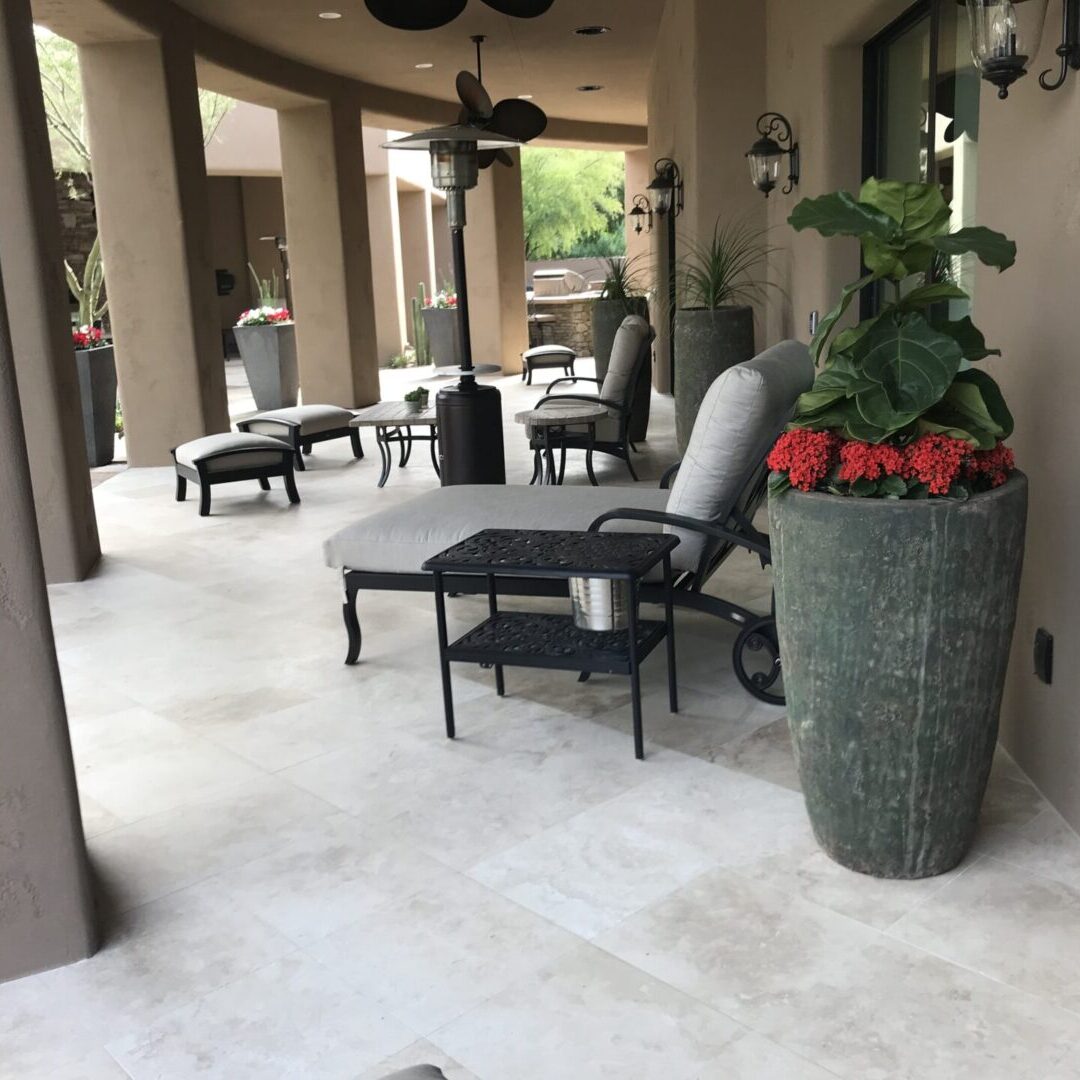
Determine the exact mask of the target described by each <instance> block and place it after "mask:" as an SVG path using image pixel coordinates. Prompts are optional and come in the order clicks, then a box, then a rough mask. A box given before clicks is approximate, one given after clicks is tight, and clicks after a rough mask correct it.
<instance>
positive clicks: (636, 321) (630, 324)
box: [600, 315, 652, 405]
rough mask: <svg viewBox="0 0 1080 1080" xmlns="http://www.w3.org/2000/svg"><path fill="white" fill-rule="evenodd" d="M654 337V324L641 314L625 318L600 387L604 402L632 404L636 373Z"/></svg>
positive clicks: (616, 334)
mask: <svg viewBox="0 0 1080 1080" xmlns="http://www.w3.org/2000/svg"><path fill="white" fill-rule="evenodd" d="M651 340H652V327H650V326H649V324H648V323H647V322H646V321H645V320H644V319H643V318H642V317H641V316H640V315H627V316H626V318H625V319H623V321H622V325H621V326H620V327H619V329H618V330H616V331H615V341H614V343H613V344H612V346H611V359H610V361H609V362H608V369H607V376H606V377H605V379H604V385H603V386H602V387H601V388H600V396H601V397H602V398H603V399H604V400H605V401H617V402H618V403H619V404H620V405H629V404H630V400H631V398H632V396H633V393H634V383H635V381H636V380H635V378H634V375H635V373H636V372H637V371H638V370H639V367H638V364H639V363H640V361H641V359H642V357H643V354H644V352H645V350H646V348H647V346H648V343H649V342H650V341H651Z"/></svg>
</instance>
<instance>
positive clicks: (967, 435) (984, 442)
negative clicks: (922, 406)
mask: <svg viewBox="0 0 1080 1080" xmlns="http://www.w3.org/2000/svg"><path fill="white" fill-rule="evenodd" d="M916 428H917V430H918V433H919V434H920V435H947V436H948V437H949V438H950V439H963V440H964V442H968V443H971V445H972V446H973V447H975V449H976V450H993V448H994V447H995V446H996V445H997V440H998V437H997V436H996V435H995V434H994V433H993V432H992V431H984V430H983V429H982V428H980V427H979V426H978V424H975V423H974V422H972V421H971V420H970V419H969V418H968V417H966V416H963V415H961V414H960V413H958V412H956V410H955V409H950V408H949V407H948V406H947V405H945V404H944V403H943V402H940V401H939V402H938V403H937V405H935V406H934V407H933V408H932V409H931V410H930V411H929V412H927V413H924V414H923V415H922V416H920V417H919V419H918V421H917V424H916Z"/></svg>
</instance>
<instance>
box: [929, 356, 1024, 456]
mask: <svg viewBox="0 0 1080 1080" xmlns="http://www.w3.org/2000/svg"><path fill="white" fill-rule="evenodd" d="M943 400H944V403H945V404H947V405H949V406H950V407H951V408H953V409H955V410H956V411H957V412H959V413H962V414H963V415H964V416H968V417H970V418H971V419H972V420H973V421H975V423H976V424H978V425H979V426H980V427H981V428H982V429H983V430H985V431H991V432H993V433H994V434H995V435H996V436H997V437H998V438H999V439H1007V438H1008V437H1009V436H1010V435H1011V434H1012V433H1013V417H1012V413H1011V412H1010V411H1009V406H1008V405H1006V404H1005V398H1004V396H1003V395H1002V393H1001V388H1000V387H999V386H998V384H997V383H996V382H995V381H994V380H993V379H992V378H991V377H990V376H989V375H987V374H986V372H985V371H979V370H978V369H976V368H972V369H971V370H969V371H961V372H960V374H959V375H957V376H956V379H955V381H954V382H953V384H952V386H950V387H949V389H948V391H947V393H946V394H945V396H944V399H943Z"/></svg>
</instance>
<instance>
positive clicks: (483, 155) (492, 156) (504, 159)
mask: <svg viewBox="0 0 1080 1080" xmlns="http://www.w3.org/2000/svg"><path fill="white" fill-rule="evenodd" d="M476 161H477V164H478V165H479V166H480V168H481V169H490V168H491V166H492V165H494V164H495V162H496V161H497V162H498V163H499V164H500V165H509V166H510V168H511V169H512V168H513V167H514V159H513V158H512V157H511V156H510V155H509V154H508V153H507V152H506V151H505V150H481V151H480V153H478V154H477V155H476Z"/></svg>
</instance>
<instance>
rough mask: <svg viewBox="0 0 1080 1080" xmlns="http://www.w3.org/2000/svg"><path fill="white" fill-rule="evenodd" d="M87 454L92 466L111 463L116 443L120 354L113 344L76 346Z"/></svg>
mask: <svg viewBox="0 0 1080 1080" xmlns="http://www.w3.org/2000/svg"><path fill="white" fill-rule="evenodd" d="M75 368H76V370H77V371H78V374H79V397H80V399H81V400H82V415H83V431H84V432H85V434H86V457H87V461H88V462H89V463H90V467H91V468H92V469H94V468H97V467H98V466H100V465H108V464H110V463H111V462H112V460H113V453H114V449H115V446H116V358H115V357H114V355H113V347H112V346H111V345H107V346H105V347H104V348H101V349H76V350H75Z"/></svg>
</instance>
